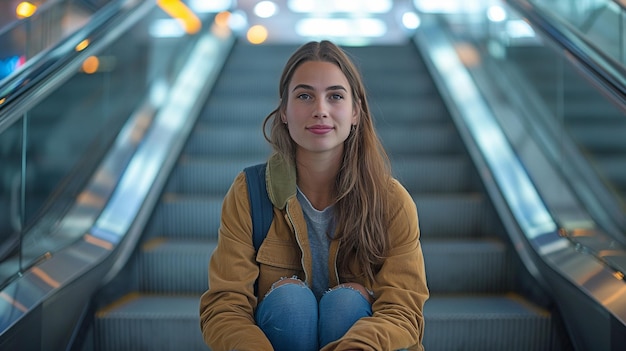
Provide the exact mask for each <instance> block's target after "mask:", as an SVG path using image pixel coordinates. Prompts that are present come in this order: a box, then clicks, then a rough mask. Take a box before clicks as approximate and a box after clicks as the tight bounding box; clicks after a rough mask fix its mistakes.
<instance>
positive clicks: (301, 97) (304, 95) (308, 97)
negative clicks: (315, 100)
mask: <svg viewBox="0 0 626 351" xmlns="http://www.w3.org/2000/svg"><path fill="white" fill-rule="evenodd" d="M298 99H300V100H310V99H311V95H309V94H300V95H298Z"/></svg>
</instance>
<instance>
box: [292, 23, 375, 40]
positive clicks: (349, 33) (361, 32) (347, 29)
mask: <svg viewBox="0 0 626 351" xmlns="http://www.w3.org/2000/svg"><path fill="white" fill-rule="evenodd" d="M296 33H298V35H300V36H303V37H355V38H359V37H369V38H372V37H382V36H383V35H385V33H387V26H386V25H385V22H383V21H381V20H379V19H375V18H304V19H301V20H300V21H298V23H296Z"/></svg>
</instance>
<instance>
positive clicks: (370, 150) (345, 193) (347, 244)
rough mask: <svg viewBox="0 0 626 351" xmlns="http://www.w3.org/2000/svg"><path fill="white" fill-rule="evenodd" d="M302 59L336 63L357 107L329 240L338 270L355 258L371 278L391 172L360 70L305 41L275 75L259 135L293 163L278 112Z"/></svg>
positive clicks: (326, 47)
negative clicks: (270, 107) (336, 244)
mask: <svg viewBox="0 0 626 351" xmlns="http://www.w3.org/2000/svg"><path fill="white" fill-rule="evenodd" d="M307 61H324V62H330V63H333V64H335V65H337V66H338V67H339V68H340V69H341V71H342V72H343V74H344V75H345V76H346V78H347V80H348V82H349V83H350V88H351V90H352V91H351V93H352V97H353V101H354V104H355V106H354V107H355V108H358V111H359V118H358V122H357V125H356V126H355V128H354V129H353V130H352V131H351V132H350V135H349V136H348V138H347V139H346V141H345V142H344V154H343V161H342V166H341V168H340V170H339V174H338V175H337V181H336V183H335V196H336V203H335V220H336V237H335V238H336V239H340V240H341V246H340V249H339V250H340V251H339V254H338V269H339V271H340V272H344V273H352V274H354V273H356V272H351V271H350V269H349V267H350V263H351V262H352V261H353V260H356V262H359V263H360V265H361V267H362V268H361V270H362V272H361V273H362V274H365V276H366V277H367V278H369V279H370V280H371V281H373V280H374V276H375V274H376V273H377V271H378V269H379V268H380V266H381V265H382V262H383V260H384V259H385V255H386V250H387V247H388V245H389V240H388V237H387V228H386V223H387V220H386V218H385V209H386V208H387V203H386V202H387V200H386V199H387V194H386V193H387V191H388V186H389V184H390V178H391V170H390V164H389V158H388V156H387V153H386V152H385V150H384V148H383V146H382V144H381V142H380V140H379V138H378V136H377V134H376V131H375V129H374V124H373V121H372V116H371V114H370V109H369V106H368V103H367V96H366V94H365V87H364V85H363V81H362V78H361V74H360V73H359V71H358V69H357V68H356V66H355V65H354V63H353V62H352V60H351V59H350V58H349V57H348V55H347V54H346V52H344V51H343V50H342V49H341V48H339V47H338V46H337V45H335V44H334V43H332V42H330V41H326V40H324V41H320V42H315V41H312V42H309V43H306V44H304V45H302V46H301V47H300V48H299V49H297V50H296V51H295V52H294V53H293V54H292V56H291V57H290V58H289V60H288V61H287V64H286V65H285V68H284V70H283V73H282V75H281V78H280V83H279V96H280V99H281V100H280V104H279V106H278V107H277V108H276V109H275V110H274V111H272V112H271V113H270V114H269V115H268V116H267V117H266V118H265V121H264V123H263V131H264V135H265V138H266V139H267V140H268V141H269V142H270V143H271V144H272V146H273V148H274V150H275V152H277V153H278V154H280V155H282V156H283V157H284V158H286V159H287V160H289V161H291V162H293V164H295V154H296V151H295V150H296V145H295V142H294V141H293V140H292V139H291V137H290V135H289V132H288V130H287V128H285V127H284V125H283V123H282V121H281V118H280V115H281V114H284V113H285V111H286V108H287V96H288V93H289V92H288V87H289V84H290V82H291V79H292V77H293V74H294V72H295V70H296V69H297V68H298V67H299V66H300V65H301V64H302V63H304V62H307ZM268 123H269V136H268V135H267V128H266V127H267V126H268Z"/></svg>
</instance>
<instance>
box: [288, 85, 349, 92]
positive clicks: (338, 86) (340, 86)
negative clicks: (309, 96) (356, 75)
mask: <svg viewBox="0 0 626 351" xmlns="http://www.w3.org/2000/svg"><path fill="white" fill-rule="evenodd" d="M297 89H305V90H315V89H314V88H313V87H312V86H310V85H308V84H298V85H296V86H295V87H293V90H292V91H296V90H297ZM332 90H343V91H348V90H347V89H346V88H344V87H343V85H331V86H329V87H328V88H326V91H332Z"/></svg>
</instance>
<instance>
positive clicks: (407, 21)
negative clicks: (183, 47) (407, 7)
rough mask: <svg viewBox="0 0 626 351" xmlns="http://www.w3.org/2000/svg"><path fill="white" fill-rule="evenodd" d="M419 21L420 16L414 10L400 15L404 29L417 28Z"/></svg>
mask: <svg viewBox="0 0 626 351" xmlns="http://www.w3.org/2000/svg"><path fill="white" fill-rule="evenodd" d="M421 23H422V21H421V20H420V17H419V16H418V15H417V14H416V13H415V12H405V13H404V14H403V15H402V25H403V26H404V28H406V29H409V30H413V29H417V27H419V26H420V24H421Z"/></svg>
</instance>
